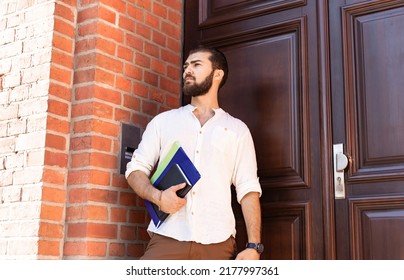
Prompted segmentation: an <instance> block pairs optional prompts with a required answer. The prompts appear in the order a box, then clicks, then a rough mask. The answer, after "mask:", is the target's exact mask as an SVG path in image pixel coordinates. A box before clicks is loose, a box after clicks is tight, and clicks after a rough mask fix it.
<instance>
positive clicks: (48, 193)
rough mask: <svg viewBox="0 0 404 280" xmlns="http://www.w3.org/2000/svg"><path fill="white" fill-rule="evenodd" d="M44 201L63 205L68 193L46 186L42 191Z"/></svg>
mask: <svg viewBox="0 0 404 280" xmlns="http://www.w3.org/2000/svg"><path fill="white" fill-rule="evenodd" d="M42 201H44V202H54V203H60V204H63V203H65V202H66V191H65V190H64V189H59V188H53V187H47V186H45V187H43V189H42Z"/></svg>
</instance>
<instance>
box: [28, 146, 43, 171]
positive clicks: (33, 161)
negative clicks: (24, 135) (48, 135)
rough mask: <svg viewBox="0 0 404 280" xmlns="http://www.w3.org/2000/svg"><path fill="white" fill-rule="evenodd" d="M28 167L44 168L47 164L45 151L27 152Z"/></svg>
mask: <svg viewBox="0 0 404 280" xmlns="http://www.w3.org/2000/svg"><path fill="white" fill-rule="evenodd" d="M26 154H27V158H26V166H27V167H30V166H43V165H44V163H45V150H44V149H39V150H34V151H27V152H26Z"/></svg>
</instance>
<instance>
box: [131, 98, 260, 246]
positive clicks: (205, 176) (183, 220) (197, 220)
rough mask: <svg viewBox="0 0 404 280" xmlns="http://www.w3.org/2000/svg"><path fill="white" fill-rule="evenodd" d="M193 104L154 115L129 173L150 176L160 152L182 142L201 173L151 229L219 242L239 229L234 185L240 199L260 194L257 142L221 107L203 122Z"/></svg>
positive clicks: (160, 155) (194, 239)
mask: <svg viewBox="0 0 404 280" xmlns="http://www.w3.org/2000/svg"><path fill="white" fill-rule="evenodd" d="M195 109H196V108H195V107H194V106H192V105H186V106H184V107H180V108H178V109H174V110H170V111H167V112H164V113H161V114H159V115H157V116H156V117H155V118H153V120H152V121H151V122H150V123H149V124H148V125H147V127H146V130H145V132H144V133H143V136H142V141H141V142H140V144H139V146H138V148H137V149H136V150H135V152H134V154H133V157H132V159H131V161H130V162H129V163H128V165H127V170H126V173H125V175H126V178H127V177H128V176H129V174H130V173H131V172H133V171H135V170H141V171H143V172H145V173H146V175H148V176H150V175H151V174H150V173H151V171H152V170H153V167H154V166H155V164H156V163H157V162H158V160H159V158H164V157H165V155H166V154H167V153H168V151H169V150H170V148H171V145H172V144H173V143H174V142H176V141H178V142H180V144H181V146H182V148H183V149H184V151H185V152H186V153H187V155H188V156H189V158H190V159H191V161H192V162H193V163H194V165H195V166H196V168H197V169H198V171H199V173H200V174H201V179H200V180H199V181H198V182H197V183H196V184H195V186H194V187H193V188H192V190H191V191H190V192H189V193H188V194H187V195H186V197H185V198H186V199H187V203H186V205H185V206H184V207H182V208H181V209H180V210H179V211H178V212H176V213H174V214H171V215H170V216H169V217H168V218H167V219H166V220H165V221H164V222H163V224H162V225H161V226H160V227H159V228H156V227H155V226H154V223H153V222H150V225H149V227H148V230H149V231H150V232H155V233H158V234H161V235H165V236H169V237H172V238H175V239H177V240H180V241H195V242H198V243H202V244H211V243H219V242H222V241H225V240H226V239H227V238H229V237H230V236H231V235H233V236H235V234H236V227H235V218H234V214H233V210H232V205H231V186H232V185H234V186H235V188H236V193H237V201H238V202H240V201H241V199H242V198H243V197H244V195H246V194H247V193H249V192H258V193H259V194H260V195H261V186H260V183H259V180H258V177H257V162H256V156H255V149H254V143H253V139H252V137H251V133H250V131H249V129H248V128H247V126H246V125H245V124H244V123H243V122H242V121H240V120H239V119H236V118H234V117H232V116H230V115H229V114H228V113H226V112H225V111H223V110H222V109H216V110H215V115H214V116H213V117H212V118H211V119H209V120H208V121H207V122H206V123H205V124H204V125H203V126H201V124H200V122H199V120H198V119H197V118H196V117H195V115H194V114H193V110H195Z"/></svg>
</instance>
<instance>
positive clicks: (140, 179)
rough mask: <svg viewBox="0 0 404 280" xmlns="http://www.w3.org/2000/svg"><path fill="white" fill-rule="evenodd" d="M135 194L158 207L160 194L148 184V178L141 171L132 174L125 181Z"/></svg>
mask: <svg viewBox="0 0 404 280" xmlns="http://www.w3.org/2000/svg"><path fill="white" fill-rule="evenodd" d="M127 181H128V183H129V185H130V186H131V188H132V189H133V190H134V191H135V193H136V194H137V195H138V196H140V197H141V198H143V199H147V200H149V201H151V202H153V203H154V204H156V205H157V206H159V207H160V203H161V192H160V191H159V190H158V189H156V188H154V187H153V185H152V184H151V183H150V179H149V177H147V175H146V174H145V173H144V172H142V171H134V172H132V173H131V174H130V175H129V177H128V179H127Z"/></svg>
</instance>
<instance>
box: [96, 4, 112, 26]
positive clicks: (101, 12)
mask: <svg viewBox="0 0 404 280" xmlns="http://www.w3.org/2000/svg"><path fill="white" fill-rule="evenodd" d="M98 17H99V18H100V19H102V20H105V21H107V22H109V23H112V24H115V22H116V13H115V12H114V11H112V10H110V9H108V8H106V7H104V6H102V5H100V6H99V7H98Z"/></svg>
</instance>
